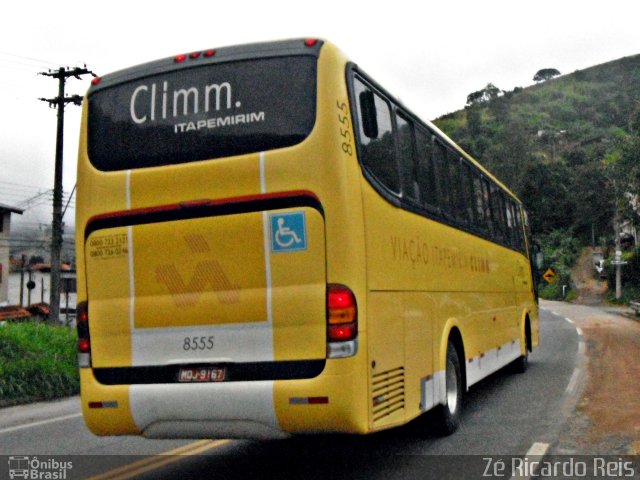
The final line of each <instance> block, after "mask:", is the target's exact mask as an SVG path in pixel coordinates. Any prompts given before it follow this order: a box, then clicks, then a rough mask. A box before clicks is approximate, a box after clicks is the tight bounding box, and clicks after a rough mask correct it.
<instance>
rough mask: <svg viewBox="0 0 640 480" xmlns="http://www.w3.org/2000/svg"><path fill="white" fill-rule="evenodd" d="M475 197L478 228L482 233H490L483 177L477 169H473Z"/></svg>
mask: <svg viewBox="0 0 640 480" xmlns="http://www.w3.org/2000/svg"><path fill="white" fill-rule="evenodd" d="M473 198H474V202H475V203H474V205H475V211H476V213H475V216H476V221H477V223H476V228H477V229H478V231H479V232H480V233H481V234H482V235H487V234H488V233H489V226H488V225H487V217H486V209H485V206H484V194H483V190H482V177H481V176H480V172H478V171H477V170H474V171H473Z"/></svg>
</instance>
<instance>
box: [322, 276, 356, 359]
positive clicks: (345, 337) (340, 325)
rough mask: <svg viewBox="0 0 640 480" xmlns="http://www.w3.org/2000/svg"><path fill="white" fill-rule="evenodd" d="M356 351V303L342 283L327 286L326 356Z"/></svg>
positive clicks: (344, 355)
mask: <svg viewBox="0 0 640 480" xmlns="http://www.w3.org/2000/svg"><path fill="white" fill-rule="evenodd" d="M357 351H358V305H357V303H356V297H355V295H354V294H353V292H352V291H351V290H350V289H349V288H348V287H345V286H344V285H328V286H327V357H328V358H346V357H352V356H353V355H355V354H356V352H357Z"/></svg>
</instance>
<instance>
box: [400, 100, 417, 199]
mask: <svg viewBox="0 0 640 480" xmlns="http://www.w3.org/2000/svg"><path fill="white" fill-rule="evenodd" d="M396 125H397V127H398V154H399V160H400V172H401V176H402V195H403V197H404V198H405V199H410V200H413V201H414V202H415V203H416V204H419V203H420V188H419V185H418V174H417V166H416V158H415V157H416V155H415V149H414V145H415V141H414V132H413V122H411V121H410V120H406V119H405V118H404V117H403V116H402V115H401V114H400V113H399V112H396Z"/></svg>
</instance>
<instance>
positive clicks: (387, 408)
mask: <svg viewBox="0 0 640 480" xmlns="http://www.w3.org/2000/svg"><path fill="white" fill-rule="evenodd" d="M372 386H373V388H372V400H373V421H374V423H375V422H378V421H380V420H382V419H383V418H385V417H388V416H389V415H391V414H392V413H394V412H397V411H398V410H402V409H403V408H404V367H398V368H394V369H393V370H389V371H387V372H382V373H376V374H374V375H373V385H372Z"/></svg>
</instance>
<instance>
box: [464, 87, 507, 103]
mask: <svg viewBox="0 0 640 480" xmlns="http://www.w3.org/2000/svg"><path fill="white" fill-rule="evenodd" d="M503 94H504V92H503V91H502V90H500V89H499V88H498V87H496V86H495V85H494V84H493V83H487V86H486V87H484V88H483V89H482V90H478V91H477V92H472V93H470V94H469V95H467V107H470V106H472V105H476V104H479V103H486V102H488V101H490V100H493V99H494V98H498V97H500V96H502V95H503Z"/></svg>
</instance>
